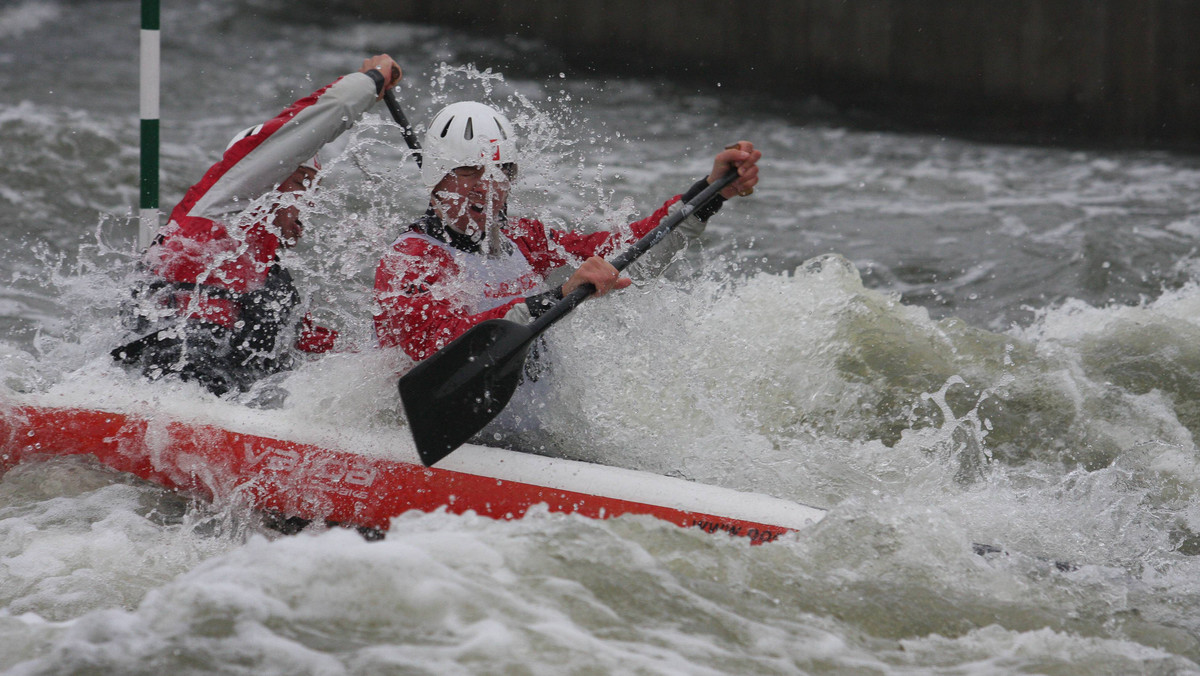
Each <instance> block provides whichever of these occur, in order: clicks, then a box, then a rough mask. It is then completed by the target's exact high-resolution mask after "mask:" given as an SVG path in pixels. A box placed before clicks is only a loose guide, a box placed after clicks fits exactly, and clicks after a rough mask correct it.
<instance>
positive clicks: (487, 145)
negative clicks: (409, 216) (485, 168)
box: [421, 101, 517, 188]
mask: <svg viewBox="0 0 1200 676" xmlns="http://www.w3.org/2000/svg"><path fill="white" fill-rule="evenodd" d="M516 161H517V137H516V134H515V133H514V132H513V126H512V123H510V122H509V121H508V118H507V117H505V116H504V113H501V112H500V111H498V110H496V109H495V108H493V107H491V106H489V105H486V104H483V103H478V102H476V101H460V102H458V103H451V104H450V105H448V106H446V107H445V108H442V109H441V110H439V111H438V113H437V115H434V116H433V121H432V122H430V123H429V131H427V132H425V146H424V147H423V148H421V178H423V179H424V180H425V185H426V187H428V188H433V187H434V186H435V185H437V184H438V182H439V181H441V180H442V177H444V176H445V175H446V174H448V173H450V171H452V170H453V169H454V168H455V167H463V166H478V165H481V164H485V163H494V164H498V165H505V164H515V163H516Z"/></svg>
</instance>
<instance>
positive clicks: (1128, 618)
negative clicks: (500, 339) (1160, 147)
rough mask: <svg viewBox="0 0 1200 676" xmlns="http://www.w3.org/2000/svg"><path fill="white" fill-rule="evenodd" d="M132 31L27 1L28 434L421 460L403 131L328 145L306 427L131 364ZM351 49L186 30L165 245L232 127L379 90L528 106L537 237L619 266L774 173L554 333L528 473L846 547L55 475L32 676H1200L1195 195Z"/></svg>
mask: <svg viewBox="0 0 1200 676" xmlns="http://www.w3.org/2000/svg"><path fill="white" fill-rule="evenodd" d="M137 10H138V6H137V3H134V2H131V1H128V0H79V1H76V2H66V1H63V0H60V1H57V2H56V1H49V2H43V1H37V2H35V1H33V0H15V1H14V2H9V3H6V4H4V5H0V280H3V281H2V283H0V415H5V411H4V410H3V406H4V403H3V402H5V401H6V397H14V396H22V395H30V394H33V395H37V396H44V397H52V398H57V399H58V400H61V401H63V402H76V403H77V402H88V401H96V400H98V399H101V398H104V397H114V396H119V397H123V398H125V399H127V400H137V401H138V402H140V404H139V405H140V406H142V407H143V408H142V410H150V411H154V410H162V411H172V412H176V413H178V412H191V413H193V414H196V415H211V416H214V417H220V416H237V415H243V414H244V415H247V416H255V417H256V419H263V420H268V419H269V420H270V421H271V422H270V424H272V425H276V426H278V428H279V429H281V430H287V431H288V432H289V433H292V434H297V435H302V436H305V435H306V436H310V437H313V438H317V439H320V440H328V441H335V440H337V439H338V438H343V439H358V438H363V439H378V438H381V437H388V436H390V435H405V434H406V433H407V432H406V429H405V423H404V420H403V415H402V413H401V411H400V410H399V402H398V398H397V396H396V391H395V382H396V373H397V372H398V371H401V370H403V369H404V368H406V367H407V366H408V362H407V360H406V358H405V357H403V356H400V355H396V354H393V353H389V352H387V351H382V350H377V349H375V348H374V347H373V344H374V335H373V329H372V323H371V315H372V307H371V298H370V288H371V277H372V274H373V270H374V266H375V263H376V262H377V260H378V257H379V255H380V253H381V252H382V251H383V250H384V247H386V246H387V245H388V244H389V243H390V242H391V241H392V240H393V239H394V238H395V236H396V235H397V234H399V228H400V227H402V226H403V225H404V224H406V223H408V222H409V221H411V220H412V218H414V217H415V216H417V215H419V214H420V213H421V212H422V211H423V208H424V200H425V195H424V192H423V189H422V187H421V186H420V183H419V180H418V176H417V170H416V168H415V165H414V164H413V163H412V160H411V156H410V155H409V153H408V151H407V150H406V148H405V145H404V143H403V140H402V138H401V136H400V134H399V131H398V129H397V128H396V126H395V125H394V123H393V122H392V121H391V120H390V118H389V117H388V115H387V112H386V110H385V109H384V108H383V107H382V105H380V106H379V107H378V109H377V110H372V111H369V112H368V113H367V114H366V116H365V117H364V119H363V120H362V122H360V123H359V124H358V125H357V126H356V127H355V128H354V129H353V130H352V131H351V132H348V133H347V134H345V135H344V136H343V137H342V138H340V139H338V141H337V142H335V143H334V144H332V146H331V147H330V148H329V149H327V151H326V157H325V158H324V159H325V165H326V170H325V176H324V179H323V182H322V185H321V187H320V189H319V191H318V193H317V195H318V198H317V199H315V200H314V204H313V205H312V206H311V207H309V208H308V212H307V213H306V223H307V224H308V225H307V228H306V232H305V238H304V241H303V243H302V244H301V245H300V246H299V247H297V249H296V250H294V251H292V252H289V253H288V254H287V256H288V259H287V260H286V264H287V265H288V267H289V268H290V269H291V270H292V271H293V273H294V274H295V276H296V278H297V285H298V286H299V287H300V288H301V290H302V293H303V294H304V300H303V304H304V308H305V309H306V310H309V311H311V312H313V313H314V315H316V316H318V317H319V318H320V319H321V320H322V321H323V322H324V323H327V324H330V325H334V326H337V327H338V329H339V330H340V331H341V332H342V336H343V339H344V346H345V349H344V350H343V351H340V352H338V353H336V354H330V355H325V356H322V357H319V358H318V357H314V358H307V359H305V360H304V361H303V362H302V363H301V364H300V365H299V366H298V368H297V369H296V370H295V371H293V372H291V373H288V374H285V375H283V376H281V377H279V378H276V379H274V380H273V381H272V382H271V383H270V386H271V387H276V388H281V389H282V390H284V391H285V392H286V393H287V397H286V400H285V401H284V403H283V404H282V405H281V406H280V407H279V408H274V409H268V410H262V409H250V408H249V407H248V406H247V404H248V403H249V402H250V401H251V400H252V399H253V396H254V394H256V393H253V392H252V393H248V394H246V395H240V396H234V395H231V396H229V397H227V398H225V399H218V398H216V397H213V396H211V395H209V394H207V393H205V392H202V391H201V390H199V389H198V388H196V387H193V386H190V385H187V384H181V383H178V382H173V381H169V380H164V381H160V382H156V383H146V382H143V381H142V380H140V379H139V378H137V377H136V376H135V375H133V374H130V373H126V372H125V371H123V370H122V369H120V368H118V367H117V366H115V365H114V364H112V363H110V361H109V360H108V358H107V356H106V355H107V352H108V350H109V349H111V347H112V346H114V345H115V344H116V343H117V341H118V340H119V339H120V337H121V336H123V335H124V334H123V329H122V327H121V324H120V319H119V314H120V313H119V308H120V305H121V303H122V302H123V301H124V300H125V299H127V298H128V289H129V288H130V286H131V284H132V282H133V280H134V279H135V278H136V274H137V272H136V264H137V261H138V255H139V252H138V251H137V250H136V245H135V239H136V228H137V223H136V213H135V208H134V206H135V204H136V202H137V186H138V152H137V148H138V119H137V117H138V99H137V54H138V49H137V44H138V43H137V40H138V33H137V23H138V13H137ZM323 11H324V10H323V9H322V3H311V4H309V3H285V2H276V1H274V0H243V1H239V2H235V3H220V2H215V1H209V0H203V1H201V2H198V3H192V4H189V5H188V6H182V5H179V6H174V5H173V6H170V7H166V8H164V14H163V20H162V30H163V44H162V49H163V59H164V66H163V94H162V101H163V115H162V137H163V144H162V162H163V166H162V203H163V208H164V209H170V207H171V206H173V205H174V203H175V201H176V200H178V199H179V198H180V197H181V196H182V194H183V192H184V191H185V190H186V189H187V188H188V187H189V186H190V185H191V184H192V183H193V182H195V181H196V180H197V179H198V178H199V177H200V175H201V174H202V173H203V172H204V170H205V169H207V167H208V166H209V165H210V164H211V163H212V162H213V161H214V160H215V159H216V157H217V156H218V154H219V153H220V151H221V149H222V148H224V145H225V143H226V142H227V140H228V137H229V135H230V134H232V133H233V132H234V131H236V130H238V129H241V128H244V127H246V126H248V125H251V124H255V123H257V122H260V121H262V120H264V119H266V118H267V117H269V116H272V115H274V114H275V113H276V112H278V110H280V109H281V108H282V107H283V106H285V105H286V104H288V103H290V102H291V101H293V100H294V99H296V98H298V97H299V96H301V95H303V94H306V93H308V92H310V91H312V90H314V89H316V88H317V87H319V86H322V85H324V84H326V83H327V82H329V81H331V80H332V79H333V78H335V77H337V76H338V75H341V74H344V73H346V72H351V71H353V70H356V69H357V67H358V64H359V63H360V62H361V60H362V59H363V58H365V57H367V56H369V55H371V54H375V53H379V52H387V53H389V54H391V55H392V56H393V57H395V58H396V59H397V61H399V62H400V64H401V65H402V66H403V67H404V68H405V80H404V82H403V83H402V85H401V91H400V100H401V103H402V105H403V106H404V107H405V110H406V112H407V113H408V117H409V118H410V119H411V120H412V121H413V122H414V123H416V124H417V125H418V126H419V125H421V124H422V123H423V121H425V120H428V119H429V118H430V117H431V115H432V113H433V112H434V111H436V110H437V109H438V108H440V107H441V106H442V105H444V104H445V103H447V102H450V101H454V100H458V99H460V98H468V97H469V98H481V99H486V100H490V101H492V102H494V103H496V104H497V105H500V106H502V107H504V108H505V109H506V110H507V111H508V112H509V114H510V118H511V119H512V120H513V122H514V123H515V124H516V126H517V128H518V130H519V131H520V132H521V134H522V138H523V145H522V152H523V153H524V155H523V160H522V166H521V178H520V180H519V182H518V183H517V184H516V185H515V187H514V193H513V204H512V207H511V209H510V212H513V213H521V214H530V215H535V216H537V217H538V218H540V219H541V220H543V221H545V222H547V223H550V224H552V225H557V226H561V227H579V228H585V229H594V228H614V227H620V226H621V225H622V224H624V223H627V222H630V221H631V220H634V219H636V218H639V217H641V216H644V215H646V214H647V213H649V211H650V210H651V209H653V208H654V207H656V206H657V205H658V204H660V203H661V202H662V200H664V199H666V198H667V197H669V196H671V195H673V194H677V193H679V192H681V191H683V190H684V189H686V188H687V187H688V186H689V185H690V184H691V183H692V182H693V181H694V180H696V179H697V178H699V177H700V176H702V175H704V174H705V173H706V172H707V170H708V166H709V164H710V162H711V157H712V156H713V155H714V154H715V152H716V151H717V150H718V149H720V148H721V147H723V146H725V145H727V144H728V143H731V142H732V141H735V140H738V139H743V138H744V139H749V140H752V141H754V142H755V144H756V146H757V147H759V148H761V149H762V150H763V152H764V159H763V161H762V182H761V183H760V185H759V187H758V189H757V190H756V192H755V195H754V196H753V197H752V198H750V199H740V200H734V201H732V202H731V203H729V204H727V205H726V206H725V207H724V209H723V210H722V211H721V213H720V214H718V215H717V216H716V217H714V218H713V220H712V223H711V225H710V227H709V228H708V230H707V232H706V234H705V235H704V237H703V239H702V241H700V242H699V243H697V244H696V245H695V246H693V247H691V248H689V249H688V250H687V251H685V252H682V253H681V254H680V255H678V256H677V257H676V259H675V260H674V262H673V263H672V265H671V266H670V267H669V268H668V269H667V270H666V271H665V272H664V273H662V274H658V275H650V276H644V277H641V278H639V279H637V280H636V283H635V285H634V286H633V287H631V288H630V289H627V290H625V291H623V292H620V293H619V294H614V295H613V296H611V297H608V298H605V299H603V300H597V301H589V302H588V303H586V304H584V305H583V306H581V307H580V308H579V309H578V310H576V311H575V312H574V313H572V314H571V315H570V317H569V318H567V319H564V320H563V321H562V322H560V323H559V324H557V325H556V326H555V327H554V328H553V329H552V330H551V332H550V333H548V335H547V339H548V341H547V342H548V349H549V351H550V353H551V354H552V355H553V364H554V369H553V373H552V376H551V377H550V378H549V379H548V380H547V381H546V382H545V385H544V388H545V394H544V399H543V402H544V407H543V408H542V410H541V411H540V414H539V416H540V419H541V421H542V425H541V427H540V428H539V429H538V430H536V431H534V432H532V433H529V434H528V435H526V436H524V437H523V438H521V439H519V440H518V441H519V442H520V444H521V445H523V446H524V447H526V448H528V449H529V450H531V451H533V452H536V453H544V454H547V455H554V456H558V457H563V458H569V459H573V460H583V461H590V462H597V463H602V464H607V465H614V466H618V467H625V468H630V469H636V470H642V471H646V472H652V473H656V474H663V475H668V476H672V477H678V478H683V479H687V480H691V481H695V482H700V483H705V484H711V485H717V486H722V487H726V488H732V489H736V490H742V491H751V492H755V493H762V494H765V495H770V496H774V497H778V498H784V499H788V500H793V501H796V502H800V503H803V504H809V505H815V506H819V507H822V508H827V509H828V510H829V512H828V515H827V516H826V517H825V518H824V520H822V521H821V522H820V523H819V524H817V525H815V526H812V527H810V528H808V529H805V530H802V531H800V532H797V533H794V534H791V535H787V536H785V537H783V538H781V539H779V540H777V541H775V542H772V543H769V544H765V545H761V546H753V545H751V544H750V543H749V542H748V541H747V540H746V539H745V538H732V537H727V536H725V535H722V534H709V533H705V532H703V531H701V530H699V529H683V528H679V527H677V526H674V525H671V524H668V523H665V522H661V521H658V520H655V519H653V518H650V517H621V518H616V519H609V520H603V521H599V520H592V519H586V518H583V517H578V516H569V515H563V514H556V513H551V512H549V511H548V510H534V512H533V513H531V514H529V515H527V516H526V517H525V518H523V519H519V520H512V521H497V520H493V519H488V518H484V517H480V516H476V515H471V514H468V515H453V514H448V513H445V512H439V513H432V514H425V513H416V512H414V513H409V514H405V515H403V516H401V517H398V518H397V519H395V520H394V521H393V523H392V525H391V528H390V530H389V532H388V534H387V537H386V538H385V539H383V540H380V541H368V540H366V539H364V538H363V537H362V536H360V535H359V534H358V533H356V532H355V531H353V530H346V529H340V528H312V529H310V530H306V531H304V532H302V533H300V534H297V535H283V534H281V533H279V532H278V531H276V530H273V529H272V528H270V527H269V525H268V524H267V523H266V521H265V519H264V517H263V515H261V514H257V513H255V512H253V511H251V510H248V509H246V508H245V507H244V505H240V504H237V503H236V502H220V501H218V502H217V503H210V502H206V501H201V500H195V499H192V498H189V497H188V496H181V495H177V494H174V493H171V492H169V491H165V490H163V489H162V488H160V487H158V486H155V485H152V484H148V483H144V482H141V481H138V480H136V479H133V478H131V477H129V476H127V475H123V474H120V473H117V472H114V471H111V470H108V469H106V468H104V467H102V466H100V465H98V464H96V463H92V462H89V461H88V460H86V459H84V458H57V459H47V460H45V461H40V462H32V463H24V464H21V465H19V466H17V467H15V468H12V469H10V470H8V471H7V472H6V473H5V474H4V475H3V476H2V477H0V671H3V672H4V673H8V674H22V675H24V674H97V673H99V674H161V673H178V674H212V673H221V674H481V673H482V674H560V673H572V674H607V673H621V674H624V673H631V674H741V673H763V674H816V673H836V674H927V673H936V674H1008V673H1053V674H1128V673H1135V674H1138V673H1141V674H1190V673H1200V613H1198V612H1197V610H1196V608H1197V605H1198V603H1200V499H1198V497H1197V496H1198V492H1200V456H1198V449H1197V444H1196V440H1195V436H1196V435H1195V432H1196V431H1197V430H1200V404H1198V403H1197V402H1198V401H1200V320H1198V319H1197V318H1198V317H1200V286H1198V285H1197V283H1196V280H1197V279H1198V274H1200V266H1198V263H1200V257H1198V256H1197V241H1200V240H1198V238H1200V215H1198V214H1200V196H1198V194H1197V191H1196V189H1195V188H1196V186H1197V185H1200V161H1198V160H1197V159H1196V158H1195V157H1192V156H1188V155H1179V154H1171V153H1165V152H1137V151H1120V150H1110V149H1101V148H1061V147H1033V146H1021V145H1000V144H995V143H989V142H986V141H979V140H964V139H960V138H951V137H942V136H939V135H936V134H928V133H917V132H912V131H906V130H899V129H894V128H888V127H886V126H885V125H884V124H883V123H882V122H880V121H864V120H863V119H862V118H861V116H857V115H855V114H853V111H837V110H835V109H833V108H832V107H831V106H829V105H828V104H825V103H823V102H821V101H818V100H809V101H803V102H796V101H794V100H789V101H784V100H772V99H771V98H769V97H766V96H763V95H756V94H749V93H746V92H743V91H740V90H738V89H737V87H736V86H734V85H735V83H727V82H724V83H723V82H711V83H695V82H693V81H690V80H683V79H680V80H678V81H675V80H672V79H671V78H662V79H658V80H651V79H640V78H633V77H625V76H621V75H617V74H613V73H596V72H591V71H586V70H577V69H572V68H570V67H569V66H568V65H566V64H565V63H564V62H563V61H562V59H561V58H560V57H559V56H558V55H556V54H555V52H554V51H553V50H552V49H549V48H547V47H546V46H545V45H541V44H538V43H536V42H530V41H522V40H514V39H511V38H505V37H503V36H494V37H490V38H489V37H480V36H471V35H467V34H465V33H461V32H457V31H454V30H451V29H446V28H434V27H428V26H417V25H409V24H397V23H386V22H378V21H372V20H371V19H370V18H369V17H358V16H353V15H333V16H327V15H325V14H324V13H323ZM243 412H244V413H243ZM402 438H403V437H402ZM495 441H496V443H498V444H499V443H509V442H512V440H511V439H508V440H506V439H497V440H495Z"/></svg>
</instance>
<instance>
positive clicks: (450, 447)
mask: <svg viewBox="0 0 1200 676" xmlns="http://www.w3.org/2000/svg"><path fill="white" fill-rule="evenodd" d="M735 178H737V170H736V169H733V170H730V171H729V172H728V173H727V174H725V175H724V176H722V177H721V178H720V179H719V180H717V182H716V183H713V184H712V185H709V186H708V187H706V188H705V189H704V190H703V191H701V192H700V194H699V195H696V196H695V197H693V198H692V199H691V200H688V201H687V202H686V203H685V204H684V205H683V207H682V208H680V209H679V210H678V211H676V212H675V213H673V214H671V215H669V216H667V217H666V218H665V219H663V221H662V222H661V223H659V225H658V227H656V228H654V229H653V230H651V231H650V232H648V233H646V235H645V236H644V237H642V238H641V239H639V240H638V241H637V242H636V243H634V244H633V245H632V246H630V247H629V248H628V249H626V250H625V251H623V252H622V253H621V254H620V255H618V256H617V257H616V258H614V259H613V260H612V261H611V263H612V265H613V267H615V268H616V269H617V270H624V269H625V267H626V266H628V265H629V264H630V263H633V262H634V261H635V260H637V259H638V258H640V257H641V256H642V254H644V253H646V252H647V251H648V250H650V248H651V247H653V246H654V245H655V244H658V243H659V242H660V241H661V240H662V239H663V238H664V237H666V236H667V234H668V233H670V232H671V231H672V230H674V229H675V227H676V226H678V225H679V224H680V223H681V222H683V220H684V219H685V218H687V217H688V216H690V215H691V214H692V212H694V211H695V210H697V209H699V208H701V207H703V206H704V205H705V204H708V203H709V202H710V201H712V199H713V198H714V197H716V196H717V193H719V192H720V191H721V190H722V189H723V188H724V187H725V186H727V185H729V184H730V183H731V182H733V180H734V179H735ZM595 290H596V289H595V287H593V286H592V285H591V284H584V285H581V286H580V287H578V288H576V289H575V290H574V291H572V292H571V293H569V294H567V296H565V297H564V298H563V299H562V300H560V301H558V303H556V304H554V305H553V306H551V307H550V309H549V310H547V311H546V312H545V313H544V314H542V316H540V317H538V318H537V319H535V320H534V321H533V322H531V323H529V324H526V325H522V324H517V323H516V322H510V321H506V320H503V319H491V320H488V321H485V322H482V323H480V324H477V325H475V326H473V327H471V328H470V329H468V330H467V332H466V333H464V334H462V335H461V336H459V337H458V338H456V339H455V340H454V341H453V342H451V343H450V344H449V345H447V346H445V347H443V348H442V349H441V350H439V351H438V352H437V353H435V354H434V355H433V356H432V357H430V358H428V359H426V360H425V361H423V362H421V363H419V364H417V365H416V366H414V367H413V369H412V370H411V371H409V372H408V373H406V374H405V375H404V376H402V377H401V378H400V400H401V402H402V403H403V404H404V413H405V415H406V416H408V425H409V429H410V430H412V435H413V440H414V441H416V444H417V452H418V453H419V454H420V456H421V462H423V463H425V465H426V466H429V465H432V464H434V463H435V462H437V461H439V460H441V459H442V458H444V457H446V456H447V455H449V454H450V453H451V452H452V451H454V449H456V448H458V447H459V446H461V445H462V444H464V443H465V442H466V441H467V440H468V439H470V438H471V437H473V436H475V434H477V433H478V432H479V431H480V430H482V429H483V428H484V427H485V426H486V425H487V424H488V423H489V422H491V421H492V419H493V418H495V417H496V416H497V415H498V414H499V413H500V411H502V410H503V409H504V406H505V405H506V404H508V400H509V399H511V398H512V395H513V392H514V391H516V389H517V385H518V384H519V383H520V382H521V374H522V371H523V369H524V366H525V357H526V355H527V353H528V350H529V346H530V344H532V343H533V341H534V339H536V338H537V337H538V336H539V335H541V334H542V332H544V331H545V330H546V329H548V328H550V325H551V324H553V323H554V322H556V321H558V320H559V319H561V318H562V317H563V316H564V315H566V314H567V313H568V312H570V311H571V310H573V309H575V306H576V305H579V303H581V302H583V300H584V299H585V298H587V297H588V296H590V295H591V294H592V293H593V292H595Z"/></svg>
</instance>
